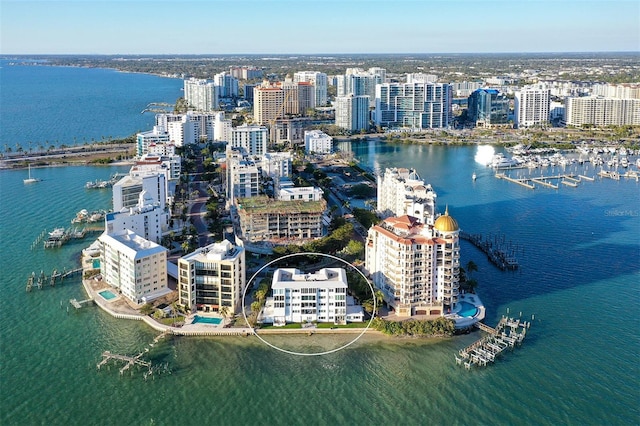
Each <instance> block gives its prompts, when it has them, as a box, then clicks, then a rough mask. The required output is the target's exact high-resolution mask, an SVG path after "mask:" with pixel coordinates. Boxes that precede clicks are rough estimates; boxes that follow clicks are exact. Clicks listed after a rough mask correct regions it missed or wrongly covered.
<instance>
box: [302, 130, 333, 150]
mask: <svg viewBox="0 0 640 426" xmlns="http://www.w3.org/2000/svg"><path fill="white" fill-rule="evenodd" d="M304 151H305V152H306V153H312V152H315V153H317V154H331V153H332V152H333V138H332V137H331V136H329V135H327V134H326V133H324V132H321V131H320V130H308V131H305V132H304Z"/></svg>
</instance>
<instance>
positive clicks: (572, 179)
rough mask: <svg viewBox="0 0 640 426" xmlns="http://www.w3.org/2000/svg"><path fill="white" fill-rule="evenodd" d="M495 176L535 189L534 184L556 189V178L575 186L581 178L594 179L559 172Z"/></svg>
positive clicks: (501, 174)
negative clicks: (547, 174) (549, 174)
mask: <svg viewBox="0 0 640 426" xmlns="http://www.w3.org/2000/svg"><path fill="white" fill-rule="evenodd" d="M613 173H615V172H613ZM598 175H600V176H604V177H610V178H611V179H615V175H612V172H603V171H601V172H599V173H598ZM495 176H496V178H498V179H504V180H506V181H508V182H513V183H516V184H518V185H520V186H524V187H525V188H529V189H535V188H536V185H540V186H545V187H547V188H552V189H558V188H559V187H560V185H559V184H558V183H553V182H554V181H558V180H559V181H560V183H562V184H563V185H566V186H570V187H572V188H576V187H577V186H578V184H579V183H580V182H582V181H583V180H586V181H590V182H593V181H594V180H595V178H593V177H589V176H585V175H574V174H560V175H551V176H544V175H540V176H532V177H525V178H517V179H516V178H512V177H510V176H507V175H506V174H505V173H496V175H495ZM618 179H619V177H618Z"/></svg>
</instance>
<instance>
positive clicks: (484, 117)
mask: <svg viewBox="0 0 640 426" xmlns="http://www.w3.org/2000/svg"><path fill="white" fill-rule="evenodd" d="M467 118H468V120H469V121H470V122H473V123H476V125H484V126H490V125H502V124H507V123H508V120H509V99H507V97H506V96H504V95H503V94H500V92H499V91H498V90H495V89H478V90H476V91H474V92H473V93H472V94H471V96H469V108H468V110H467Z"/></svg>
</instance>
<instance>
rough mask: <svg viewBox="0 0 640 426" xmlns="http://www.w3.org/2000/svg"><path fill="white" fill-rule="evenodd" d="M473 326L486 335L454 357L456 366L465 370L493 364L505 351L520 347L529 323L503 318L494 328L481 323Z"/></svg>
mask: <svg viewBox="0 0 640 426" xmlns="http://www.w3.org/2000/svg"><path fill="white" fill-rule="evenodd" d="M475 325H476V326H477V327H478V328H479V329H480V330H481V331H483V332H485V333H487V334H486V335H485V336H483V337H482V338H480V339H479V340H477V341H475V342H474V343H472V344H471V345H469V346H467V347H466V348H464V349H461V350H460V351H459V352H458V355H456V357H455V358H456V364H458V365H464V367H465V368H466V369H467V370H470V369H471V367H473V366H479V367H484V366H486V365H487V364H489V363H490V362H494V361H495V359H496V357H497V356H498V355H500V354H502V353H503V352H504V351H505V349H513V348H514V347H515V346H516V345H520V344H521V343H522V341H523V340H524V338H525V336H526V334H527V330H528V329H529V327H530V326H531V323H530V322H527V321H521V320H520V319H513V318H508V317H505V316H503V317H502V318H501V319H500V322H498V325H496V327H495V328H492V327H489V326H488V325H485V324H482V323H476V324H475Z"/></svg>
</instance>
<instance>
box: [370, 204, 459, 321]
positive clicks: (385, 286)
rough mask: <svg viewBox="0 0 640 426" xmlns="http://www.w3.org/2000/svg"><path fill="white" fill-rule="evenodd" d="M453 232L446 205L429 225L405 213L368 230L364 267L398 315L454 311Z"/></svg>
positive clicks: (456, 241)
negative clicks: (443, 210) (441, 212)
mask: <svg viewBox="0 0 640 426" xmlns="http://www.w3.org/2000/svg"><path fill="white" fill-rule="evenodd" d="M458 234H459V227H458V223H457V222H456V220H455V219H454V218H453V217H451V216H450V215H449V211H448V209H446V210H445V213H444V214H443V215H441V216H439V217H438V218H437V219H436V220H435V222H434V223H433V225H428V224H425V223H423V222H422V221H421V220H420V219H418V218H417V217H414V216H409V215H404V216H400V217H390V218H387V219H385V220H384V221H383V222H382V223H381V224H380V225H376V226H373V227H371V228H370V229H369V233H368V235H367V242H366V247H365V268H366V271H367V272H368V274H369V276H370V278H371V280H372V281H373V284H374V285H375V287H376V288H377V289H379V290H380V291H381V292H382V294H383V295H384V300H385V302H386V303H387V304H388V305H389V306H390V307H391V308H393V309H394V311H395V314H396V315H397V316H400V317H410V316H416V315H431V316H443V315H447V314H448V313H451V312H454V311H456V310H457V309H456V308H457V306H456V304H457V303H458V288H459V279H460V243H459V239H458Z"/></svg>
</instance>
